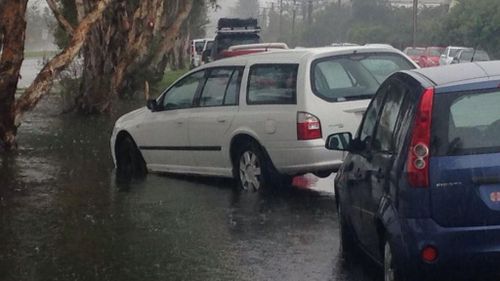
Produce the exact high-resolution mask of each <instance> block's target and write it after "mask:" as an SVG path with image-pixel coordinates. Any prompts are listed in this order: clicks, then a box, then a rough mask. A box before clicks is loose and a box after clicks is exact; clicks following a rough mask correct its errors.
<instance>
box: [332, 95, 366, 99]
mask: <svg viewBox="0 0 500 281" xmlns="http://www.w3.org/2000/svg"><path fill="white" fill-rule="evenodd" d="M372 97H373V95H357V96H347V97H342V98H339V99H344V100H365V99H371V98H372Z"/></svg>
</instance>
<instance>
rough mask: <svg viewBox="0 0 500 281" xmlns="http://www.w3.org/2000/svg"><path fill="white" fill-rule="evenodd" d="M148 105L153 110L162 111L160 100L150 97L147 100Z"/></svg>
mask: <svg viewBox="0 0 500 281" xmlns="http://www.w3.org/2000/svg"><path fill="white" fill-rule="evenodd" d="M146 107H147V108H148V109H149V110H151V111H152V112H155V111H160V110H161V106H160V105H159V104H158V102H157V101H156V100H155V99H149V100H147V101H146Z"/></svg>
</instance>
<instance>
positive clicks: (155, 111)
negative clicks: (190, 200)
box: [111, 47, 418, 190]
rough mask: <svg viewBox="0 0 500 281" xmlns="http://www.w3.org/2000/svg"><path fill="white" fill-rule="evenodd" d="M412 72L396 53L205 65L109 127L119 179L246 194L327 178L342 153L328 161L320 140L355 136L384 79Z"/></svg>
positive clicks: (294, 53) (369, 50)
mask: <svg viewBox="0 0 500 281" xmlns="http://www.w3.org/2000/svg"><path fill="white" fill-rule="evenodd" d="M416 67H418V66H417V65H416V64H414V63H413V62H411V60H410V59H409V58H408V57H407V56H405V55H404V54H403V53H402V52H400V51H398V50H396V49H385V48H373V47H345V48H339V47H335V48H333V47H332V48H320V49H303V50H283V51H279V52H265V53H259V54H252V55H247V56H240V57H233V58H228V59H224V60H219V61H216V62H212V63H209V64H205V65H203V66H201V67H199V68H197V69H195V70H193V71H191V72H189V73H187V74H186V75H184V76H183V77H182V78H180V79H179V80H178V81H177V82H175V83H174V84H173V85H172V86H171V87H169V88H168V89H167V90H165V92H164V93H163V94H162V95H161V96H160V97H159V98H158V99H156V100H150V101H149V102H148V107H147V108H146V107H145V108H141V109H138V110H136V111H133V112H131V113H129V114H126V115H124V116H123V117H121V118H120V119H119V120H118V121H117V122H116V125H115V128H114V130H113V135H112V137H111V151H112V154H113V159H114V160H115V164H116V165H117V174H118V176H119V177H124V178H127V177H128V176H132V175H135V176H140V175H142V174H144V173H145V172H146V169H147V170H150V171H153V172H170V173H182V174H198V175H209V176H221V177H234V178H236V179H237V181H238V182H239V185H240V186H241V187H242V188H243V189H250V190H258V189H260V188H261V187H263V186H266V185H267V186H275V185H281V184H285V185H286V184H287V183H290V181H291V177H292V176H294V175H300V174H304V173H308V172H314V173H316V174H317V175H319V176H328V175H329V174H330V173H331V172H332V171H336V170H337V169H338V168H339V167H340V165H341V163H342V160H343V153H342V152H334V151H328V150H327V149H326V148H325V139H326V138H325V136H327V135H329V134H332V133H335V132H339V131H346V130H347V131H350V132H354V131H355V130H356V128H357V127H358V125H359V122H360V121H361V117H362V115H363V112H364V111H365V109H366V107H367V106H368V103H369V100H370V98H371V97H372V96H373V95H374V93H375V92H376V90H377V88H378V86H379V85H380V84H381V83H382V82H383V81H384V80H385V78H386V77H388V76H389V75H391V74H392V73H394V72H396V71H399V70H402V69H414V68H416Z"/></svg>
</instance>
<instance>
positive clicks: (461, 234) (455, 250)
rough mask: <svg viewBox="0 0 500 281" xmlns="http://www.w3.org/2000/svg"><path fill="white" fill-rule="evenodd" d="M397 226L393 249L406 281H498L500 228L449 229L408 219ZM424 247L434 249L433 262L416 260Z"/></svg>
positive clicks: (430, 220) (499, 277)
mask: <svg viewBox="0 0 500 281" xmlns="http://www.w3.org/2000/svg"><path fill="white" fill-rule="evenodd" d="M401 227H402V236H401V239H400V241H399V242H397V244H399V245H394V247H393V248H394V249H396V250H395V252H397V253H395V255H396V256H397V258H398V260H399V261H400V264H399V268H401V270H402V273H403V275H405V276H406V277H407V279H408V280H427V279H429V278H431V279H435V278H439V279H440V280H448V279H453V280H456V279H461V278H470V277H474V278H476V277H477V276H478V274H480V276H481V279H480V280H490V279H489V278H491V280H500V268H499V267H498V264H500V226H486V227H484V226H482V227H452V228H450V227H442V226H440V225H438V224H437V223H436V222H434V220H432V219H408V220H405V221H403V223H402V224H401ZM427 245H432V246H434V247H435V248H436V249H437V250H438V253H439V254H438V258H437V260H436V261H435V262H433V263H426V262H424V261H422V259H421V257H420V255H421V251H422V249H423V248H424V247H425V246H427ZM398 256H399V257H398ZM469 275H470V276H469ZM477 280H479V279H477Z"/></svg>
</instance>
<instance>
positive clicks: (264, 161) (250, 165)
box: [234, 142, 292, 191]
mask: <svg viewBox="0 0 500 281" xmlns="http://www.w3.org/2000/svg"><path fill="white" fill-rule="evenodd" d="M236 155H237V156H236V158H235V160H234V170H235V177H236V180H237V181H238V186H239V187H240V188H241V189H243V190H247V191H259V190H262V189H264V188H274V187H283V186H290V185H291V183H292V177H290V176H286V175H281V174H279V173H278V172H277V171H276V169H275V168H274V166H273V164H272V163H271V161H270V160H269V158H268V157H267V155H266V154H265V153H264V151H263V150H262V148H261V147H260V146H259V145H258V144H256V143H255V142H250V143H247V144H245V145H243V146H242V147H240V149H239V150H238V152H237V153H236Z"/></svg>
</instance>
